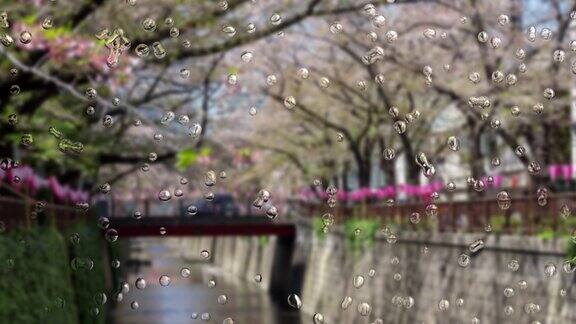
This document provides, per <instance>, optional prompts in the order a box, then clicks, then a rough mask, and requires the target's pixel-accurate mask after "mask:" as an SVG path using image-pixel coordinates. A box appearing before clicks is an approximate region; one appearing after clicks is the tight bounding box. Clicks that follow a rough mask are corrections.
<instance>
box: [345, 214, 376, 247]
mask: <svg viewBox="0 0 576 324" xmlns="http://www.w3.org/2000/svg"><path fill="white" fill-rule="evenodd" d="M379 227H380V223H379V222H378V221H377V220H375V219H373V218H370V219H359V218H350V219H347V220H346V221H345V222H344V237H345V238H346V245H347V246H348V247H349V248H351V249H352V250H353V251H357V250H360V249H361V248H364V247H368V246H370V245H371V244H372V243H374V238H375V236H376V232H377V231H378V228H379Z"/></svg>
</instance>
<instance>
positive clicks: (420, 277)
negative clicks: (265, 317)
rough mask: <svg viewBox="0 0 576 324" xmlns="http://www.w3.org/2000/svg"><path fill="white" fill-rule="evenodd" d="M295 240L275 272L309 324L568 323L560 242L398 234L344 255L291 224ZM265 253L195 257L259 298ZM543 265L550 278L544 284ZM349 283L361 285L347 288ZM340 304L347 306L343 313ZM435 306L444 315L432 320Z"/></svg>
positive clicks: (570, 313)
mask: <svg viewBox="0 0 576 324" xmlns="http://www.w3.org/2000/svg"><path fill="white" fill-rule="evenodd" d="M297 233H298V236H297V240H296V245H295V251H294V252H295V253H294V257H293V265H294V266H293V268H292V269H291V270H290V269H285V277H286V280H291V282H292V286H291V290H292V291H294V292H297V293H299V295H300V297H301V299H302V302H303V305H302V309H301V310H302V311H303V312H304V313H305V314H306V315H305V316H310V322H312V320H311V319H312V314H314V313H322V314H323V316H324V318H325V323H342V324H353V323H373V322H374V321H375V320H376V319H377V318H381V319H382V320H383V323H406V324H413V323H427V324H431V323H438V324H439V323H474V321H473V318H474V317H476V318H478V319H479V320H480V321H479V322H478V323H491V324H492V323H533V322H534V321H540V323H547V324H556V323H558V324H560V323H562V324H563V323H576V303H575V297H576V292H575V291H574V289H573V285H574V281H575V280H574V278H575V277H574V274H575V273H566V272H565V271H564V269H563V262H564V261H565V257H564V250H565V243H566V242H565V241H564V240H561V239H556V240H548V241H543V240H541V239H539V238H536V237H519V236H504V235H502V236H498V235H486V234H425V233H404V234H402V235H400V237H399V239H398V240H397V241H396V242H394V243H389V242H388V241H387V240H386V239H385V238H384V237H378V238H377V239H376V240H375V241H374V242H372V243H371V244H370V245H369V246H366V247H365V248H363V249H362V250H352V249H351V248H350V247H349V246H347V243H346V240H345V239H344V236H343V235H342V234H341V233H338V232H337V231H336V232H334V233H330V234H328V235H327V236H325V237H324V238H318V237H315V235H314V234H313V231H312V229H311V228H310V227H309V226H307V225H299V226H298V231H297ZM479 238H484V242H485V245H486V246H485V248H484V249H482V250H481V252H480V253H479V254H477V255H475V256H472V257H471V260H470V264H469V265H468V266H467V267H461V266H460V265H459V264H458V257H459V256H460V255H461V254H462V253H464V252H468V251H467V249H468V245H469V244H470V243H472V242H474V241H475V240H477V239H479ZM275 244H276V239H275V238H269V240H268V242H263V241H262V240H261V239H259V238H242V237H229V238H217V239H213V240H209V242H208V241H207V240H206V239H204V241H203V242H202V243H200V240H198V243H197V245H198V246H197V247H195V249H196V251H198V249H201V248H206V249H209V250H212V251H213V262H214V264H215V265H216V266H218V267H220V268H221V269H222V270H223V272H224V273H227V274H229V275H230V276H234V277H236V278H242V279H245V280H248V281H251V282H254V276H255V275H256V274H261V275H262V278H263V279H262V283H259V285H261V286H262V288H263V289H267V288H268V287H269V286H268V284H269V282H268V279H269V278H270V277H272V273H271V272H272V269H273V260H274V253H275ZM202 245H203V246H202ZM513 260H515V261H517V262H518V265H519V267H518V269H517V270H516V271H513V270H511V269H510V266H509V264H510V262H511V261H513ZM550 263H552V264H554V265H555V266H556V273H555V274H553V275H552V276H551V277H547V276H546V275H545V268H546V265H549V264H550ZM371 269H373V271H370V270H371ZM549 269H550V268H549ZM358 275H360V276H363V278H364V284H363V285H362V286H361V287H359V288H356V287H355V285H354V282H353V281H354V278H355V277H356V276H358ZM371 275H372V276H371ZM358 280H359V279H357V281H358ZM522 281H525V282H526V284H525V285H522V283H521V282H522ZM506 288H511V289H512V290H513V292H512V295H511V294H510V290H508V291H507V295H508V296H509V297H508V296H506V293H505V289H506ZM345 296H350V297H351V298H352V303H351V305H350V306H349V307H348V308H347V309H345V310H343V309H342V307H341V303H342V300H343V298H344V297H345ZM395 296H400V297H402V298H398V297H397V298H394V297H395ZM408 297H412V298H413V301H414V303H413V306H411V307H410V308H407V307H406V305H407V304H406V303H405V304H404V306H403V305H402V303H394V302H393V300H396V301H398V300H407V298H408ZM443 299H445V300H447V301H448V302H449V307H448V308H447V309H446V310H443V311H441V310H440V307H439V303H440V301H441V300H443ZM459 299H462V300H459ZM363 302H366V303H368V304H369V305H370V314H369V315H368V316H361V315H360V313H359V309H358V305H359V304H360V303H363ZM462 302H463V303H462ZM506 306H510V307H511V309H512V311H511V309H510V308H506ZM305 318H306V317H305Z"/></svg>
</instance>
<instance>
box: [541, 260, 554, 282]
mask: <svg viewBox="0 0 576 324" xmlns="http://www.w3.org/2000/svg"><path fill="white" fill-rule="evenodd" d="M544 275H545V276H546V277H547V278H551V277H553V276H555V275H556V265H555V264H554V263H551V262H549V263H546V265H544Z"/></svg>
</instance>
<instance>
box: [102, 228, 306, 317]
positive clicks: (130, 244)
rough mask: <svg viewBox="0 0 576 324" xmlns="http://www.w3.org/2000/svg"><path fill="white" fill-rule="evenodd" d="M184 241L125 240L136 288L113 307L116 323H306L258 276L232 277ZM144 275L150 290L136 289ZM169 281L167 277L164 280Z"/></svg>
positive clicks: (127, 276)
mask: <svg viewBox="0 0 576 324" xmlns="http://www.w3.org/2000/svg"><path fill="white" fill-rule="evenodd" d="M182 240H184V239H177V238H160V239H158V238H145V239H131V240H127V241H124V242H123V243H122V244H123V245H124V246H123V249H124V250H126V252H127V254H128V259H124V260H127V261H126V262H125V264H123V265H122V269H124V275H123V276H124V280H125V281H126V282H128V283H129V285H130V290H129V292H127V293H125V294H123V299H122V301H121V302H118V303H117V306H116V307H115V308H114V309H113V311H112V314H111V319H112V323H115V324H147V323H150V324H152V323H154V324H164V323H165V324H177V323H194V322H197V323H204V322H210V323H226V324H229V323H250V324H257V323H266V324H299V323H301V322H302V321H301V318H300V314H299V313H298V312H294V311H291V309H289V308H287V307H286V305H285V304H286V302H285V301H274V300H273V299H272V298H271V297H270V296H269V295H268V293H267V292H266V291H264V290H263V289H262V288H261V287H259V283H258V282H257V280H254V282H246V281H241V280H238V279H234V278H231V276H227V275H226V274H224V273H222V272H221V271H220V270H219V269H217V268H215V267H213V266H211V264H210V262H209V261H206V260H202V258H201V257H200V255H198V257H190V255H192V254H191V253H185V252H186V251H182V248H183V247H185V246H186V244H183V243H185V242H183V241H182ZM183 269H184V270H183ZM188 269H189V270H190V271H189V272H188V271H187V270H188ZM256 275H257V274H255V276H256ZM162 276H168V277H169V278H170V279H169V284H168V285H166V286H163V285H162V284H161V283H160V278H161V277H162ZM138 278H143V279H144V280H145V281H146V287H145V288H144V289H137V288H136V286H135V282H136V280H138ZM167 282H168V280H167V278H166V277H164V280H162V283H163V284H166V283H167ZM227 319H228V320H227ZM230 319H232V320H233V322H232V321H230Z"/></svg>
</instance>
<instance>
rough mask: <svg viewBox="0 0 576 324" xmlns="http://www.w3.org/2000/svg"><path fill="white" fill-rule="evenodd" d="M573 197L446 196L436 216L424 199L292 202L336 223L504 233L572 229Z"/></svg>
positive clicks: (299, 212)
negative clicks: (504, 201)
mask: <svg viewBox="0 0 576 324" xmlns="http://www.w3.org/2000/svg"><path fill="white" fill-rule="evenodd" d="M491 197H494V196H491ZM574 201H576V193H574V192H570V193H558V194H553V195H552V194H551V195H549V196H548V199H547V203H546V204H545V205H541V204H539V202H538V199H537V197H536V196H529V195H524V196H519V197H514V196H513V197H512V202H511V206H510V208H508V209H506V210H503V209H501V208H500V207H499V205H498V202H497V200H496V199H495V198H476V199H470V200H460V201H450V200H446V201H441V202H434V205H436V207H437V210H436V213H434V214H435V215H433V216H430V215H431V213H430V212H429V211H428V212H427V210H426V208H427V206H429V205H430V203H431V202H424V201H415V202H403V203H395V204H390V205H387V204H384V203H355V204H340V205H338V204H337V205H336V206H335V207H334V208H330V207H329V206H328V205H327V204H326V203H325V202H320V203H319V202H307V201H302V200H292V201H291V202H290V205H291V209H292V210H293V211H294V212H295V214H296V215H298V216H300V217H308V218H311V217H321V216H322V215H324V214H325V213H330V214H332V215H333V217H334V221H335V222H336V223H343V222H345V221H346V219H349V218H359V219H366V218H370V219H377V220H378V221H379V222H380V224H382V225H384V224H394V225H397V226H404V227H411V228H413V229H415V230H418V229H426V230H435V231H440V232H447V231H454V232H456V231H464V232H473V231H483V230H487V229H488V228H487V226H488V225H489V226H490V227H492V228H493V229H495V230H498V231H502V232H505V233H512V232H516V233H520V234H534V233H536V232H537V231H539V230H542V229H544V228H547V229H551V230H554V231H566V232H571V231H572V230H573V228H571V226H569V225H571V224H572V223H573V225H576V217H574V216H572V217H571V216H568V217H562V216H561V209H562V206H563V205H566V206H568V207H569V208H570V209H572V207H573V202H574ZM414 213H418V214H419V222H417V223H416V222H413V221H411V216H412V219H413V220H414V219H416V218H417V217H414V216H413V214H414ZM574 214H576V211H575V212H574ZM565 216H566V215H565ZM572 218H574V220H572ZM570 222H571V223H570Z"/></svg>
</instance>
